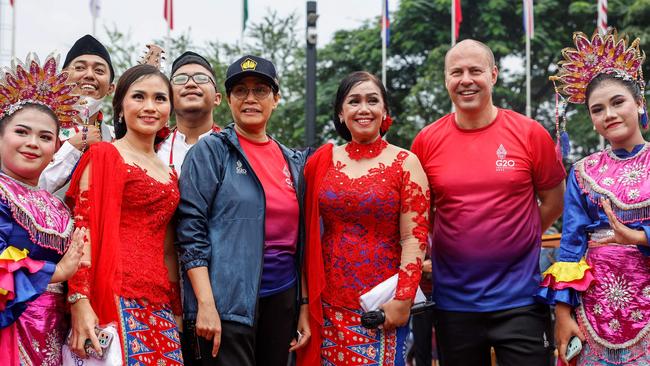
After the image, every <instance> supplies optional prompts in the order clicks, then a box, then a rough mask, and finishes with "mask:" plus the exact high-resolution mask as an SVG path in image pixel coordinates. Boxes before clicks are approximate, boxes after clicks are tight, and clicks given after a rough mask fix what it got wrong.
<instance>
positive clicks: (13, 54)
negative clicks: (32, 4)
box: [11, 2, 16, 59]
mask: <svg viewBox="0 0 650 366" xmlns="http://www.w3.org/2000/svg"><path fill="white" fill-rule="evenodd" d="M15 57H16V2H14V6H12V7H11V59H14V58H15Z"/></svg>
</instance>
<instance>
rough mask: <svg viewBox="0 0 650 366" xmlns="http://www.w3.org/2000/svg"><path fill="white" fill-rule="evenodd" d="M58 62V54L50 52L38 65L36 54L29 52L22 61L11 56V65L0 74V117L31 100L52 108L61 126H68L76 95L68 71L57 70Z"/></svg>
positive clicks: (74, 111)
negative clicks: (58, 71) (72, 92)
mask: <svg viewBox="0 0 650 366" xmlns="http://www.w3.org/2000/svg"><path fill="white" fill-rule="evenodd" d="M58 61H59V60H58V56H56V57H55V56H54V55H50V56H48V57H47V59H45V63H43V66H41V64H40V61H39V59H38V56H36V55H35V54H33V53H30V54H28V55H27V59H26V60H25V63H23V62H22V61H20V60H18V59H14V60H13V61H12V62H11V68H7V67H4V68H3V69H2V71H1V75H0V76H1V79H0V118H4V117H7V116H10V115H12V114H14V113H16V112H17V111H19V110H20V109H22V108H23V107H24V106H25V104H27V103H33V104H40V105H43V106H46V107H48V108H49V109H51V110H52V111H53V112H54V114H56V116H57V117H58V119H59V124H60V125H61V127H64V128H67V127H71V126H72V125H73V120H72V118H73V116H75V115H77V114H78V113H79V111H77V110H76V109H74V108H73V106H74V105H75V103H77V101H78V100H79V97H78V96H73V95H71V94H70V92H71V91H72V90H73V89H74V87H75V84H71V83H67V80H68V72H67V71H62V72H61V73H57V70H56V69H57V64H58Z"/></svg>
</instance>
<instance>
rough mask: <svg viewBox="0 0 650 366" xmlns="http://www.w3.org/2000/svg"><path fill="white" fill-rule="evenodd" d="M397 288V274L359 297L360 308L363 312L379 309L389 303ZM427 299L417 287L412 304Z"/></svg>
mask: <svg viewBox="0 0 650 366" xmlns="http://www.w3.org/2000/svg"><path fill="white" fill-rule="evenodd" d="M396 288H397V274H395V275H393V276H391V277H389V278H388V279H386V280H385V281H384V282H382V283H380V284H378V285H377V286H375V287H373V288H372V290H370V291H368V292H366V293H365V294H363V295H361V296H360V297H359V302H360V303H361V308H362V309H363V310H364V311H372V310H377V309H379V306H381V305H383V304H385V303H387V302H389V301H390V300H392V299H393V297H395V289H396ZM426 300H427V298H426V296H424V293H423V292H422V289H420V286H418V290H417V292H416V293H415V299H414V300H413V303H414V304H417V303H419V302H424V301H426Z"/></svg>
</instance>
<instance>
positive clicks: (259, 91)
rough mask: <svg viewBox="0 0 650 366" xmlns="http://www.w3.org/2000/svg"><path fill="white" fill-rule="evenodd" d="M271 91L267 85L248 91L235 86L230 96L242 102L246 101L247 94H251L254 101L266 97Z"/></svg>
mask: <svg viewBox="0 0 650 366" xmlns="http://www.w3.org/2000/svg"><path fill="white" fill-rule="evenodd" d="M272 91H273V90H272V89H271V87H270V86H268V85H260V86H256V87H254V88H250V89H249V88H247V87H245V86H243V85H237V86H235V87H234V88H232V91H231V92H230V94H232V95H233V96H234V97H235V98H237V99H242V100H243V99H246V97H248V93H250V92H253V96H254V97H255V99H264V98H266V97H268V96H269V94H271V92H272Z"/></svg>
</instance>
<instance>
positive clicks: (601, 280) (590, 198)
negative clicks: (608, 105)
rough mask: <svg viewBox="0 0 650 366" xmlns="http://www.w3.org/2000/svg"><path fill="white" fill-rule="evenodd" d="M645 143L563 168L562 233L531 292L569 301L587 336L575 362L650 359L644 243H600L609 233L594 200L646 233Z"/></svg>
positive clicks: (649, 154)
mask: <svg viewBox="0 0 650 366" xmlns="http://www.w3.org/2000/svg"><path fill="white" fill-rule="evenodd" d="M649 168H650V144H648V143H646V144H641V145H637V146H636V147H635V148H634V149H633V150H632V151H631V152H628V151H626V150H623V149H618V150H613V151H612V150H611V149H606V150H604V151H601V152H598V153H595V154H592V155H590V156H588V157H586V158H584V159H582V160H580V161H578V162H577V163H576V164H575V165H574V167H573V169H572V171H571V174H570V175H569V180H568V184H567V190H566V194H565V199H564V214H563V217H564V219H563V220H564V221H563V226H562V240H561V242H560V250H559V254H558V255H557V258H556V259H557V261H556V263H554V264H553V265H552V266H551V267H550V268H549V269H548V270H547V271H546V272H544V276H545V277H544V280H543V282H542V288H541V289H540V291H539V292H538V295H537V296H538V298H541V299H543V300H545V301H546V302H548V303H550V304H553V303H555V302H558V301H559V302H563V303H567V304H569V305H571V306H573V307H574V308H576V317H577V321H578V324H579V326H580V328H581V330H582V332H583V334H584V335H585V336H586V338H587V341H586V342H585V344H584V348H583V350H582V352H581V354H580V356H579V359H578V365H623V364H624V365H650V352H648V350H650V336H648V332H649V331H650V258H649V257H648V256H650V248H648V247H642V246H634V245H623V244H609V245H602V244H598V243H596V240H598V239H600V238H604V237H609V236H612V235H613V231H612V229H611V227H610V224H609V221H608V219H607V216H606V214H605V212H604V211H603V208H602V206H601V203H600V199H601V198H602V197H605V198H607V199H609V200H610V201H611V204H612V209H613V211H614V214H615V215H616V217H617V218H618V220H619V221H621V222H622V223H624V224H626V225H627V226H628V227H630V228H632V229H636V230H643V231H644V232H645V233H646V237H650V179H649V178H650V172H649Z"/></svg>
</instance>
